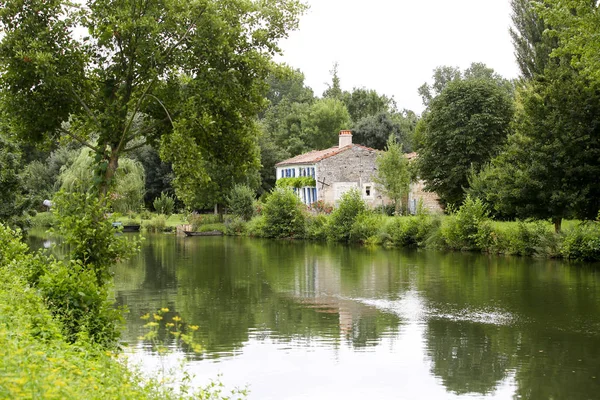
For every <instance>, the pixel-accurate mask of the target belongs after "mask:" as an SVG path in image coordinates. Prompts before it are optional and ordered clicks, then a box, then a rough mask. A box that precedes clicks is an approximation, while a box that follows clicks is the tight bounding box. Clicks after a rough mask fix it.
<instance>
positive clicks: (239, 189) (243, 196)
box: [227, 185, 254, 221]
mask: <svg viewBox="0 0 600 400" xmlns="http://www.w3.org/2000/svg"><path fill="white" fill-rule="evenodd" d="M227 204H228V205H229V212H230V213H231V214H233V215H235V216H238V217H240V218H242V219H243V220H244V221H249V220H250V218H252V215H254V190H252V189H250V187H248V186H246V185H235V186H234V187H233V188H232V189H231V192H230V193H229V196H228V197H227Z"/></svg>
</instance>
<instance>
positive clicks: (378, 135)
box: [352, 110, 417, 152]
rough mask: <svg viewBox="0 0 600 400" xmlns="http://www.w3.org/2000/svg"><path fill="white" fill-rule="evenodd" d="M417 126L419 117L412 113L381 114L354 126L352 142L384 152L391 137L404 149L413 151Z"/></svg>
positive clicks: (359, 121)
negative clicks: (413, 140)
mask: <svg viewBox="0 0 600 400" xmlns="http://www.w3.org/2000/svg"><path fill="white" fill-rule="evenodd" d="M416 125H417V116H416V115H415V114H414V113H413V112H411V111H406V110H405V111H404V112H403V113H394V114H390V113H389V112H381V113H379V114H374V115H368V116H365V117H363V118H362V119H360V120H358V121H356V122H355V123H354V124H353V126H352V141H353V142H354V143H358V144H362V145H363V146H367V147H371V148H373V149H377V150H384V149H385V147H386V145H387V141H388V140H389V137H390V135H393V136H394V137H395V138H396V140H397V141H398V143H401V144H402V148H403V149H404V150H405V151H407V152H410V151H412V148H413V147H412V139H413V135H414V131H415V127H416Z"/></svg>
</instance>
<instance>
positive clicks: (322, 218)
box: [306, 214, 329, 240]
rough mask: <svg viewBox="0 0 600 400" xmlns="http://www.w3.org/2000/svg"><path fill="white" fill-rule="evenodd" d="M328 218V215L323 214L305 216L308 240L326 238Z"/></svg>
mask: <svg viewBox="0 0 600 400" xmlns="http://www.w3.org/2000/svg"><path fill="white" fill-rule="evenodd" d="M328 220H329V217H328V216H327V215H324V214H317V215H309V216H308V217H307V218H306V238H307V239H309V240H326V239H327V221H328Z"/></svg>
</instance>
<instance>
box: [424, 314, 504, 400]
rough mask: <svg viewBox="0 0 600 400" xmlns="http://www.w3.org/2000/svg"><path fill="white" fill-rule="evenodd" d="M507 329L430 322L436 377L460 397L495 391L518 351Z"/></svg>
mask: <svg viewBox="0 0 600 400" xmlns="http://www.w3.org/2000/svg"><path fill="white" fill-rule="evenodd" d="M503 329H504V328H502V327H498V326H493V325H485V324H479V323H473V322H471V321H450V320H448V319H431V320H429V321H428V323H427V333H426V340H427V354H428V356H429V357H430V358H431V360H432V362H433V364H432V373H433V374H435V375H436V376H438V377H440V378H441V379H442V381H443V383H444V386H445V387H446V388H447V389H448V390H449V391H451V392H454V393H457V394H465V393H481V394H487V393H490V392H492V391H494V389H495V388H496V387H497V386H498V384H499V383H500V382H502V380H504V379H505V378H506V376H507V374H508V371H509V369H510V367H511V365H512V364H511V363H512V359H513V356H512V355H513V351H514V349H515V347H513V346H514V344H515V343H511V340H510V338H505V337H503V335H502V330H503ZM506 339H509V340H508V342H507V340H506ZM507 350H508V351H507Z"/></svg>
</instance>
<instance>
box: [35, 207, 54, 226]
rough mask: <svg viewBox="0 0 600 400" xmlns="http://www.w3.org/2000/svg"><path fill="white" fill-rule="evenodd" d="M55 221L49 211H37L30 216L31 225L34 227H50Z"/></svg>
mask: <svg viewBox="0 0 600 400" xmlns="http://www.w3.org/2000/svg"><path fill="white" fill-rule="evenodd" d="M55 222H56V217H55V216H54V214H53V213H52V212H51V211H46V212H39V213H37V214H35V215H34V216H33V217H32V218H31V226H34V227H44V228H45V227H51V226H54V223H55Z"/></svg>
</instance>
